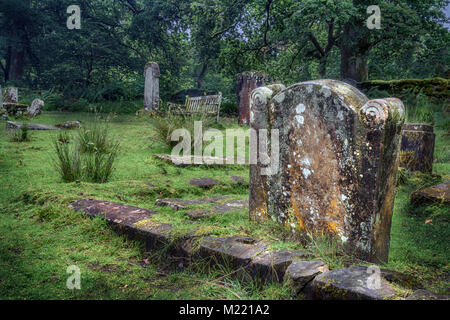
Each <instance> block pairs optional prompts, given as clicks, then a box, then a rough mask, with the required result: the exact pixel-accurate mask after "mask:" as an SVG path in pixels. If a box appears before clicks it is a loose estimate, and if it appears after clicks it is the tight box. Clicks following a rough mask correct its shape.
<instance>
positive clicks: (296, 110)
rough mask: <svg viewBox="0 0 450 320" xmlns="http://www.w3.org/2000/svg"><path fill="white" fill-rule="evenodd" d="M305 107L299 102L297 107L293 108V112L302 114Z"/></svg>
mask: <svg viewBox="0 0 450 320" xmlns="http://www.w3.org/2000/svg"><path fill="white" fill-rule="evenodd" d="M305 110H306V107H305V105H304V104H303V103H300V104H299V105H298V106H297V108H295V112H297V114H302V113H303V112H305Z"/></svg>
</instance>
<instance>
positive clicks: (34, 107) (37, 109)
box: [27, 99, 44, 118]
mask: <svg viewBox="0 0 450 320" xmlns="http://www.w3.org/2000/svg"><path fill="white" fill-rule="evenodd" d="M42 109H44V101H42V100H41V99H34V100H33V102H32V103H31V106H30V107H28V109H27V113H28V117H30V118H34V117H36V116H37V115H39V114H41V113H42Z"/></svg>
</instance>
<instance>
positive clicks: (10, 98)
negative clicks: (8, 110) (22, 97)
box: [3, 87, 19, 103]
mask: <svg viewBox="0 0 450 320" xmlns="http://www.w3.org/2000/svg"><path fill="white" fill-rule="evenodd" d="M3 103H19V90H18V89H17V88H16V87H8V88H6V89H5V93H4V95H3Z"/></svg>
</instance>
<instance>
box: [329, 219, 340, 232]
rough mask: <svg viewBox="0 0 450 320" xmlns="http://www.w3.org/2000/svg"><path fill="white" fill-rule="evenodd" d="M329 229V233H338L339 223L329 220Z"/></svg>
mask: <svg viewBox="0 0 450 320" xmlns="http://www.w3.org/2000/svg"><path fill="white" fill-rule="evenodd" d="M327 231H328V232H329V233H334V234H338V233H339V229H338V225H337V223H336V222H333V221H327Z"/></svg>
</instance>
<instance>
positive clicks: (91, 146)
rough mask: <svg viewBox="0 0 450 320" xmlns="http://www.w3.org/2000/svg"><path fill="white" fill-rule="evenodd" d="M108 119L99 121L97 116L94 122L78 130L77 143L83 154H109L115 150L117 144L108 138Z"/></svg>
mask: <svg viewBox="0 0 450 320" xmlns="http://www.w3.org/2000/svg"><path fill="white" fill-rule="evenodd" d="M108 121H109V120H108V119H106V120H105V121H103V120H101V119H100V118H99V116H98V115H96V116H95V120H94V121H93V122H90V123H89V124H87V125H85V126H83V128H81V129H80V130H78V143H79V148H80V151H81V152H83V153H95V152H99V153H110V152H111V151H113V150H116V149H117V147H118V145H119V142H117V141H115V140H113V138H112V137H111V136H110V130H109V125H108Z"/></svg>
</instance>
